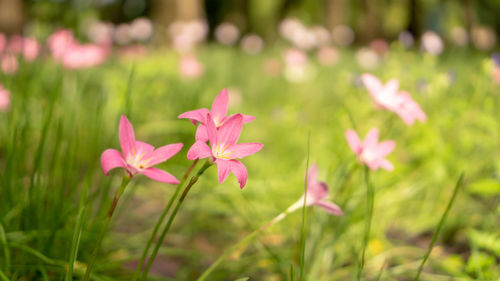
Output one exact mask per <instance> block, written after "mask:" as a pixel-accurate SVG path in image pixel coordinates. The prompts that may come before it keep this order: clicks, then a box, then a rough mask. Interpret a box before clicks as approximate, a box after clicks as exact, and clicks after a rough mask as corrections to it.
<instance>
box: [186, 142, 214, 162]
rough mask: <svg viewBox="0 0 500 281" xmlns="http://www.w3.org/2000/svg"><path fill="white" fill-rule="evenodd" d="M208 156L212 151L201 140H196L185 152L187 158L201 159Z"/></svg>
mask: <svg viewBox="0 0 500 281" xmlns="http://www.w3.org/2000/svg"><path fill="white" fill-rule="evenodd" d="M210 156H212V151H211V150H210V147H208V145H207V144H206V143H205V142H203V141H196V142H195V143H194V144H193V146H191V148H190V149H189V151H188V153H187V159H188V160H194V159H202V158H207V157H210Z"/></svg>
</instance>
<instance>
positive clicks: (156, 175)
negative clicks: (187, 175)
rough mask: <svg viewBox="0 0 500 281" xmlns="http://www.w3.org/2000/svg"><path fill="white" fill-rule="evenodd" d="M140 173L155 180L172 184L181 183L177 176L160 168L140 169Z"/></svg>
mask: <svg viewBox="0 0 500 281" xmlns="http://www.w3.org/2000/svg"><path fill="white" fill-rule="evenodd" d="M139 173H141V174H143V175H145V176H146V177H148V178H150V179H153V180H155V181H159V182H164V183H170V184H178V183H179V180H178V179H177V178H176V177H174V176H172V175H171V174H169V173H167V172H165V171H163V170H160V169H158V168H147V169H145V170H142V171H140V172H139Z"/></svg>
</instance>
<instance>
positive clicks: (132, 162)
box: [101, 115, 183, 184]
mask: <svg viewBox="0 0 500 281" xmlns="http://www.w3.org/2000/svg"><path fill="white" fill-rule="evenodd" d="M119 135H120V146H121V149H122V152H123V154H122V153H121V152H120V151H118V150H116V149H112V148H110V149H106V150H105V151H104V152H103V153H102V155H101V166H102V170H103V172H104V174H105V175H108V173H109V171H110V170H112V169H115V168H119V167H121V168H124V169H125V170H126V171H127V173H128V175H129V176H130V177H133V176H134V175H136V174H143V175H145V176H146V177H148V178H151V179H153V180H155V181H159V182H164V183H170V184H178V183H179V180H177V179H176V178H175V177H174V176H173V175H171V174H169V173H167V172H165V171H163V170H161V169H158V168H153V166H154V165H157V164H160V163H163V162H165V161H167V160H168V159H170V158H172V156H174V155H175V154H177V153H178V152H179V151H180V150H181V148H182V146H183V144H182V143H176V144H169V145H165V146H162V147H160V148H158V149H155V148H154V147H153V146H152V145H150V144H147V143H144V142H141V141H137V140H136V139H135V135H134V128H133V127H132V124H130V122H129V121H128V119H127V117H125V116H124V115H122V117H121V119H120V128H119Z"/></svg>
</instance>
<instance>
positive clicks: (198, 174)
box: [142, 160, 212, 280]
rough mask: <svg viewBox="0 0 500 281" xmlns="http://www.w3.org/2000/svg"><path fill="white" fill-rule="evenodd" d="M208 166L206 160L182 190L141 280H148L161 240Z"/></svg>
mask: <svg viewBox="0 0 500 281" xmlns="http://www.w3.org/2000/svg"><path fill="white" fill-rule="evenodd" d="M210 166H212V163H210V161H209V160H207V161H206V162H205V163H204V164H203V166H202V167H201V168H200V170H198V173H196V175H194V176H193V177H192V178H191V180H190V181H189V183H188V185H187V186H186V188H184V191H183V192H182V195H181V197H180V198H179V200H178V201H177V204H176V205H175V208H174V210H173V211H172V214H171V215H170V217H169V218H168V221H167V224H166V225H165V227H164V228H163V231H162V233H161V235H160V238H159V239H158V241H157V242H156V245H155V248H154V249H153V252H152V253H151V256H150V257H149V260H148V263H147V264H146V268H145V269H144V272H143V274H142V280H147V279H148V274H149V270H150V269H151V266H152V265H153V262H154V260H155V258H156V255H157V254H158V251H159V250H160V247H161V244H162V243H163V240H164V239H165V236H166V235H167V233H168V230H169V229H170V226H171V225H172V222H173V221H174V219H175V217H176V215H177V212H178V211H179V208H180V207H181V205H182V203H183V202H184V200H185V199H186V197H187V195H188V193H189V191H190V190H191V187H192V186H193V185H194V184H195V183H196V182H197V181H198V179H199V178H200V176H201V175H202V174H203V173H204V172H205V170H206V169H208V168H209V167H210Z"/></svg>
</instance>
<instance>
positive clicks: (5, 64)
mask: <svg viewBox="0 0 500 281" xmlns="http://www.w3.org/2000/svg"><path fill="white" fill-rule="evenodd" d="M0 67H1V68H2V71H3V72H4V73H6V74H14V73H16V72H17V69H18V68H19V63H18V62H17V59H16V57H15V56H14V55H12V54H5V55H3V57H1V58H0Z"/></svg>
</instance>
